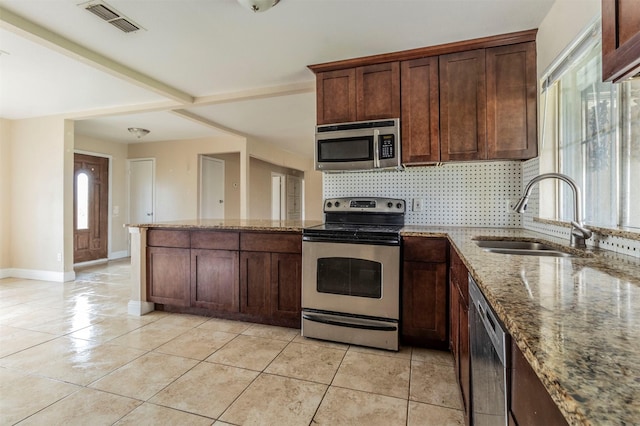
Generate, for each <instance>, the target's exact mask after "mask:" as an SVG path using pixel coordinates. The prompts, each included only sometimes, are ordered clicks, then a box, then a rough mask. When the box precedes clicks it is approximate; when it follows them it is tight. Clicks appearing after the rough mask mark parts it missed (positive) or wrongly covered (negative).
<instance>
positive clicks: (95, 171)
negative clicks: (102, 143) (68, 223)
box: [73, 154, 109, 263]
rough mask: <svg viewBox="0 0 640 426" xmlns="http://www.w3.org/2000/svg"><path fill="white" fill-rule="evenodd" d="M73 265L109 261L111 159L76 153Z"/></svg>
mask: <svg viewBox="0 0 640 426" xmlns="http://www.w3.org/2000/svg"><path fill="white" fill-rule="evenodd" d="M73 169H74V184H73V223H74V232H73V262H74V263H79V262H87V261H90V260H96V259H106V258H107V243H108V232H109V231H108V230H109V228H108V219H109V218H108V216H109V159H108V158H105V157H94V156H92V155H86V154H74V167H73Z"/></svg>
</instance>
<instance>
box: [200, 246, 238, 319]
mask: <svg viewBox="0 0 640 426" xmlns="http://www.w3.org/2000/svg"><path fill="white" fill-rule="evenodd" d="M238 266H239V264H238V252H237V251H231V250H202V249H193V250H191V306H195V307H198V308H205V309H212V310H214V311H224V312H239V311H240V296H239V294H238V290H239V283H238V269H239V268H238Z"/></svg>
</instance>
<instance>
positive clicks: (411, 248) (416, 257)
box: [402, 237, 447, 263]
mask: <svg viewBox="0 0 640 426" xmlns="http://www.w3.org/2000/svg"><path fill="white" fill-rule="evenodd" d="M402 246H403V248H404V258H403V259H404V260H405V261H412V262H433V263H439V262H446V261H447V240H445V239H442V238H426V237H404V238H403V239H402Z"/></svg>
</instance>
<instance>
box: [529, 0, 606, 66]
mask: <svg viewBox="0 0 640 426" xmlns="http://www.w3.org/2000/svg"><path fill="white" fill-rule="evenodd" d="M600 2H601V0H556V2H555V3H554V4H553V6H552V7H551V9H550V10H549V13H548V14H547V16H546V17H545V18H544V20H543V21H542V23H541V24H540V25H539V26H538V35H537V37H536V45H537V50H538V51H537V56H538V77H541V76H542V74H543V73H544V72H545V71H546V69H547V67H548V66H549V65H550V64H551V63H552V62H553V60H554V59H555V58H556V57H557V56H558V55H559V54H560V53H561V52H562V51H563V50H564V49H565V47H567V45H568V44H569V43H571V42H572V41H573V40H574V39H575V38H576V37H577V36H578V34H580V32H582V30H584V29H585V28H586V26H587V24H589V22H591V21H592V20H593V19H594V18H595V17H597V16H599V15H600Z"/></svg>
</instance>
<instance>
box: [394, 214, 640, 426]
mask: <svg viewBox="0 0 640 426" xmlns="http://www.w3.org/2000/svg"><path fill="white" fill-rule="evenodd" d="M402 234H403V235H405V236H410V235H417V236H433V237H443V236H446V237H448V238H449V240H450V241H451V242H452V243H453V246H454V247H455V249H456V250H457V251H458V253H459V254H460V256H461V258H462V260H463V261H464V263H465V264H466V266H467V268H468V269H469V271H470V272H471V274H472V276H473V277H474V279H475V280H476V281H477V283H478V285H479V287H480V288H481V289H482V291H483V293H484V294H485V296H486V298H487V300H488V301H489V302H490V303H491V305H492V306H493V308H494V310H495V311H496V313H497V314H498V316H499V317H500V319H501V320H502V322H503V323H504V325H505V326H506V328H507V330H508V331H509V333H510V334H511V336H512V338H513V339H514V341H515V342H516V343H517V345H518V347H519V348H520V350H521V351H522V352H523V354H524V356H525V357H526V359H527V360H528V361H529V363H530V364H531V366H532V367H533V369H534V370H535V371H536V373H537V375H538V377H539V378H540V380H541V381H542V383H543V384H544V386H545V387H546V389H547V391H548V392H549V394H550V395H551V397H552V398H553V400H554V401H555V402H556V404H557V405H558V406H559V408H560V410H561V412H562V413H563V414H564V416H565V418H566V419H567V421H568V422H569V424H593V425H604V424H607V425H609V424H626V425H629V424H638V423H639V422H640V259H638V258H634V257H630V256H625V255H619V254H615V253H613V252H608V251H604V250H599V251H587V252H584V254H585V257H572V258H568V257H546V256H544V257H543V256H540V257H539V256H519V255H506V254H498V253H490V252H487V251H484V250H482V249H481V248H479V247H478V246H477V245H476V244H475V243H474V242H473V238H475V237H478V236H481V237H482V236H484V237H499V238H503V239H509V238H528V239H532V240H537V241H547V242H550V243H554V244H560V245H563V246H565V247H566V246H567V245H568V241H565V240H564V239H557V238H554V237H550V236H547V235H544V234H539V233H537V232H532V231H526V230H522V229H513V230H506V229H505V230H501V229H495V228H440V227H420V226H406V227H405V228H403V231H402Z"/></svg>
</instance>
